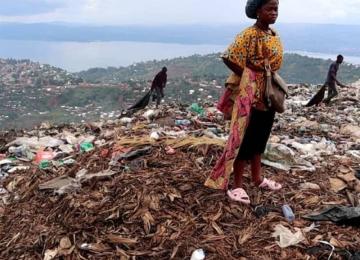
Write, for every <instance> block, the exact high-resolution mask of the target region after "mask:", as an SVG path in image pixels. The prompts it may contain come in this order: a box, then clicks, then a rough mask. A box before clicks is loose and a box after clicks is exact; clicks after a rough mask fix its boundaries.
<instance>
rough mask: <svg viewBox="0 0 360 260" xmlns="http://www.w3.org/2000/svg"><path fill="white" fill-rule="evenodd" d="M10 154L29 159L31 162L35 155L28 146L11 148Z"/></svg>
mask: <svg viewBox="0 0 360 260" xmlns="http://www.w3.org/2000/svg"><path fill="white" fill-rule="evenodd" d="M8 151H9V153H10V154H13V155H15V156H16V157H19V158H24V157H25V158H27V159H29V160H32V159H34V154H33V153H32V152H31V151H30V148H29V146H27V145H25V144H24V145H20V146H18V147H14V146H10V147H9V150H8Z"/></svg>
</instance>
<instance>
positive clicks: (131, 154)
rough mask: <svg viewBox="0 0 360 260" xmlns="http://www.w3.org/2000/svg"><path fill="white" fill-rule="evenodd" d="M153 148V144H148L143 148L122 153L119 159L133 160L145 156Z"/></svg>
mask: <svg viewBox="0 0 360 260" xmlns="http://www.w3.org/2000/svg"><path fill="white" fill-rule="evenodd" d="M151 150H152V147H151V146H146V147H144V148H141V149H137V150H133V151H130V152H126V153H123V154H120V155H119V156H118V160H121V159H126V160H133V159H135V158H138V157H140V156H144V155H147V154H149V153H150V152H151Z"/></svg>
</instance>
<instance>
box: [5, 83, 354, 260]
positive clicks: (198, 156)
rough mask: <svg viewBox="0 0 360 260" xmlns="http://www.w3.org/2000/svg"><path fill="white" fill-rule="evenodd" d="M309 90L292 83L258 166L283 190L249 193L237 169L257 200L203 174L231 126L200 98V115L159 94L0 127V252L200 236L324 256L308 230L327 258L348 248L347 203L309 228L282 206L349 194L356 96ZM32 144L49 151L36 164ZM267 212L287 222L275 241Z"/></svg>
mask: <svg viewBox="0 0 360 260" xmlns="http://www.w3.org/2000/svg"><path fill="white" fill-rule="evenodd" d="M220 89H221V88H220ZM313 93H314V90H313V89H311V87H308V86H293V87H292V95H291V96H290V97H289V99H288V101H289V102H288V110H287V111H285V113H283V114H282V115H281V116H279V117H277V119H276V121H275V123H274V128H273V131H272V137H271V139H270V141H269V145H268V147H267V152H266V153H265V155H264V158H263V162H264V164H265V166H264V167H263V171H264V175H265V176H266V177H269V178H272V179H274V180H276V181H277V182H280V183H283V184H284V187H283V192H281V193H274V192H271V191H262V192H261V193H259V192H257V190H256V189H255V190H254V189H253V186H252V184H251V178H248V177H247V176H246V177H245V178H244V183H243V186H244V189H245V190H246V191H247V192H249V195H250V197H251V200H252V202H253V203H254V204H255V205H258V206H256V207H245V206H242V205H238V204H236V203H229V201H228V199H227V198H226V196H225V195H224V192H222V191H215V190H210V189H208V188H207V187H204V185H203V180H204V179H205V178H206V177H207V176H208V175H209V173H210V172H211V170H212V169H213V167H214V166H215V164H216V161H217V159H218V158H219V157H220V156H221V154H222V152H223V150H224V147H225V146H226V144H227V139H228V134H229V128H230V126H231V125H230V122H227V121H224V118H223V115H222V114H221V113H220V112H219V111H217V109H216V107H215V106H213V104H212V103H211V102H208V103H206V104H205V103H200V101H199V103H198V106H199V107H201V108H203V109H204V113H203V114H202V115H201V114H199V113H198V112H197V111H191V109H190V108H189V106H187V105H184V106H182V105H177V104H175V103H171V102H168V103H167V104H166V103H164V104H162V106H161V107H162V109H161V110H154V109H149V110H152V111H149V110H148V111H149V112H148V113H147V114H146V115H145V116H144V112H146V111H145V110H137V111H135V110H134V111H131V113H130V111H129V113H128V114H126V116H127V118H124V117H123V119H122V118H116V119H114V120H108V118H107V119H106V120H105V119H104V120H103V121H102V122H100V123H96V124H94V123H84V124H66V125H59V126H51V125H49V124H48V125H47V126H46V128H35V129H33V130H21V131H16V130H15V131H8V132H4V133H2V132H0V216H1V221H0V258H1V259H37V258H39V257H41V256H42V257H43V258H44V257H45V255H47V256H48V257H49V258H54V259H58V258H60V259H63V258H64V259H97V258H106V259H112V258H114V259H115V258H120V259H133V258H134V259H135V258H141V259H171V258H173V259H186V258H188V259H190V256H191V255H192V253H193V252H194V250H195V249H197V248H203V249H204V250H205V251H206V258H209V259H239V258H241V257H244V258H245V257H246V258H248V259H265V258H269V255H271V257H272V258H274V259H303V258H306V257H308V255H310V258H311V257H312V258H314V259H315V258H317V259H327V258H328V257H329V255H330V253H331V250H332V248H331V247H330V246H329V245H325V244H321V243H320V242H319V241H325V240H327V241H329V243H330V244H331V245H333V246H334V247H335V248H336V249H335V251H334V253H333V255H332V258H333V259H335V258H339V259H340V258H341V257H342V256H346V257H348V258H349V259H351V257H353V256H355V255H356V252H358V251H359V248H360V241H358V240H356V239H354V237H357V236H358V228H357V227H358V225H357V223H358V221H359V220H358V219H359V218H357V217H356V216H357V215H356V214H355V213H356V212H357V211H354V214H348V215H347V214H346V213H344V212H342V211H340V212H339V211H336V212H335V213H336V214H333V212H332V214H331V216H325V217H323V218H324V219H326V220H327V221H324V222H321V228H319V229H317V230H316V232H310V233H307V232H306V231H307V230H308V229H307V228H306V226H307V225H308V223H309V222H308V221H306V220H304V219H299V218H296V219H295V220H294V221H293V222H292V223H291V224H289V223H288V222H287V221H286V219H285V218H284V217H283V212H282V207H281V205H283V204H284V202H286V203H288V204H289V205H291V207H292V209H293V210H294V211H295V210H296V216H307V215H308V214H309V213H312V212H314V210H315V209H318V208H319V207H320V206H321V205H327V207H328V206H330V207H334V206H336V205H352V207H353V208H356V207H359V205H360V203H359V202H360V201H359V188H360V186H359V185H358V184H359V182H360V180H358V179H357V178H358V177H360V176H359V170H357V169H359V163H360V151H359V149H360V146H359V142H358V139H359V138H357V137H356V133H357V132H356V131H353V130H354V129H355V128H351V129H350V128H349V127H347V126H349V125H351V126H357V125H359V118H360V117H359V115H360V114H359V112H360V106H359V105H360V104H359V103H358V102H357V103H354V102H353V101H351V103H349V102H350V101H349V100H350V99H348V98H353V99H354V98H355V97H358V96H356V95H354V93H355V92H354V90H353V89H351V88H349V89H346V91H343V92H342V93H341V94H342V97H339V98H337V99H335V100H334V103H335V104H334V105H333V106H331V107H326V106H318V107H311V108H307V107H304V106H303V105H304V104H306V101H307V100H308V99H309V98H311V96H312V95H313ZM356 93H357V92H356ZM357 95H358V94H357ZM343 96H344V98H343ZM345 97H346V99H345ZM199 112H200V111H199ZM200 113H201V112H200ZM304 115H306V117H305V116H304ZM114 117H116V115H115V116H114ZM176 120H180V122H178V123H179V125H175V122H176ZM182 120H187V121H182ZM130 121H131V122H130ZM180 123H181V124H180ZM183 123H184V124H183ZM346 127H347V128H346ZM345 129H346V131H345ZM341 130H342V131H341ZM350 130H351V131H350ZM152 132H157V133H158V134H159V137H160V138H159V139H158V140H156V141H154V139H151V138H150V135H151V133H152ZM354 133H355V134H354ZM44 137H46V138H44ZM49 137H50V138H49ZM13 141H14V142H13ZM83 143H90V144H91V146H90V148H91V150H90V152H84V150H87V149H81V144H83ZM170 148H171V149H170ZM40 150H41V151H47V152H52V153H53V154H54V155H55V156H54V158H52V159H51V160H41V161H40V162H39V165H37V164H35V163H34V159H35V155H36V153H37V151H40ZM174 152H175V153H174ZM31 156H34V157H33V158H32V159H29V158H31ZM228 156H232V155H231V154H228ZM39 168H43V169H44V170H42V169H39ZM354 169H355V170H354ZM282 171H286V173H285V172H282ZM246 172H248V169H247V170H246ZM330 179H334V180H335V181H332V182H330ZM330 183H332V184H333V185H332V186H331V185H330ZM337 184H341V185H337ZM230 185H232V182H231V183H230ZM334 190H336V191H337V192H335V191H334ZM276 205H280V206H276ZM342 207H344V206H342ZM345 208H346V209H347V207H345ZM350 212H352V211H350ZM320 213H321V212H320ZM347 213H349V212H347ZM315 214H318V213H315ZM342 216H343V218H342ZM256 217H257V219H256ZM330 218H335V220H336V221H338V222H339V223H344V224H340V225H335V224H334V223H336V224H338V223H337V222H332V220H331V219H330ZM315 221H317V220H315ZM54 223H55V225H54ZM56 223H57V224H56ZM287 223H288V224H287ZM278 224H282V225H283V228H285V229H288V230H287V231H286V232H285V231H284V230H283V229H280V231H279V234H280V235H278V236H277V239H276V240H278V243H279V244H281V245H282V246H284V247H285V246H288V247H287V249H286V250H282V249H281V247H279V246H277V244H276V241H275V239H269V236H271V233H272V232H273V230H271V227H275V226H276V225H278ZM299 232H300V233H301V234H302V236H301V234H300V233H299ZM145 234H147V235H145ZM269 234H270V235H269ZM284 234H287V235H288V237H289V238H288V239H284ZM280 236H281V237H282V240H281V243H280V239H279V237H280ZM305 236H306V239H305ZM285 237H286V236H285ZM298 241H300V242H298ZM292 244H295V246H293V247H291V246H290V245H292ZM29 245H30V246H29ZM298 245H299V246H298ZM311 247H318V249H319V250H318V253H316V254H314V255H311V254H310V253H308V251H307V248H311ZM239 249H240V250H239ZM315 250H316V249H314V251H315ZM55 253H56V254H55ZM318 256H319V257H318ZM345 259H347V258H345Z"/></svg>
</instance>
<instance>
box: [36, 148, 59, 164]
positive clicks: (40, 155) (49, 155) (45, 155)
mask: <svg viewBox="0 0 360 260" xmlns="http://www.w3.org/2000/svg"><path fill="white" fill-rule="evenodd" d="M54 157H55V153H54V152H52V151H42V150H40V151H38V152H37V153H36V155H35V163H40V162H41V161H44V160H52V159H54Z"/></svg>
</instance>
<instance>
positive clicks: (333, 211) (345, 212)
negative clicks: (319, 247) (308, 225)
mask: <svg viewBox="0 0 360 260" xmlns="http://www.w3.org/2000/svg"><path fill="white" fill-rule="evenodd" d="M303 218H304V219H309V220H313V221H332V222H334V223H336V224H338V225H347V226H357V227H359V226H360V207H346V206H334V207H330V208H328V209H326V210H324V211H322V212H320V213H315V214H310V215H307V216H304V217H303Z"/></svg>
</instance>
